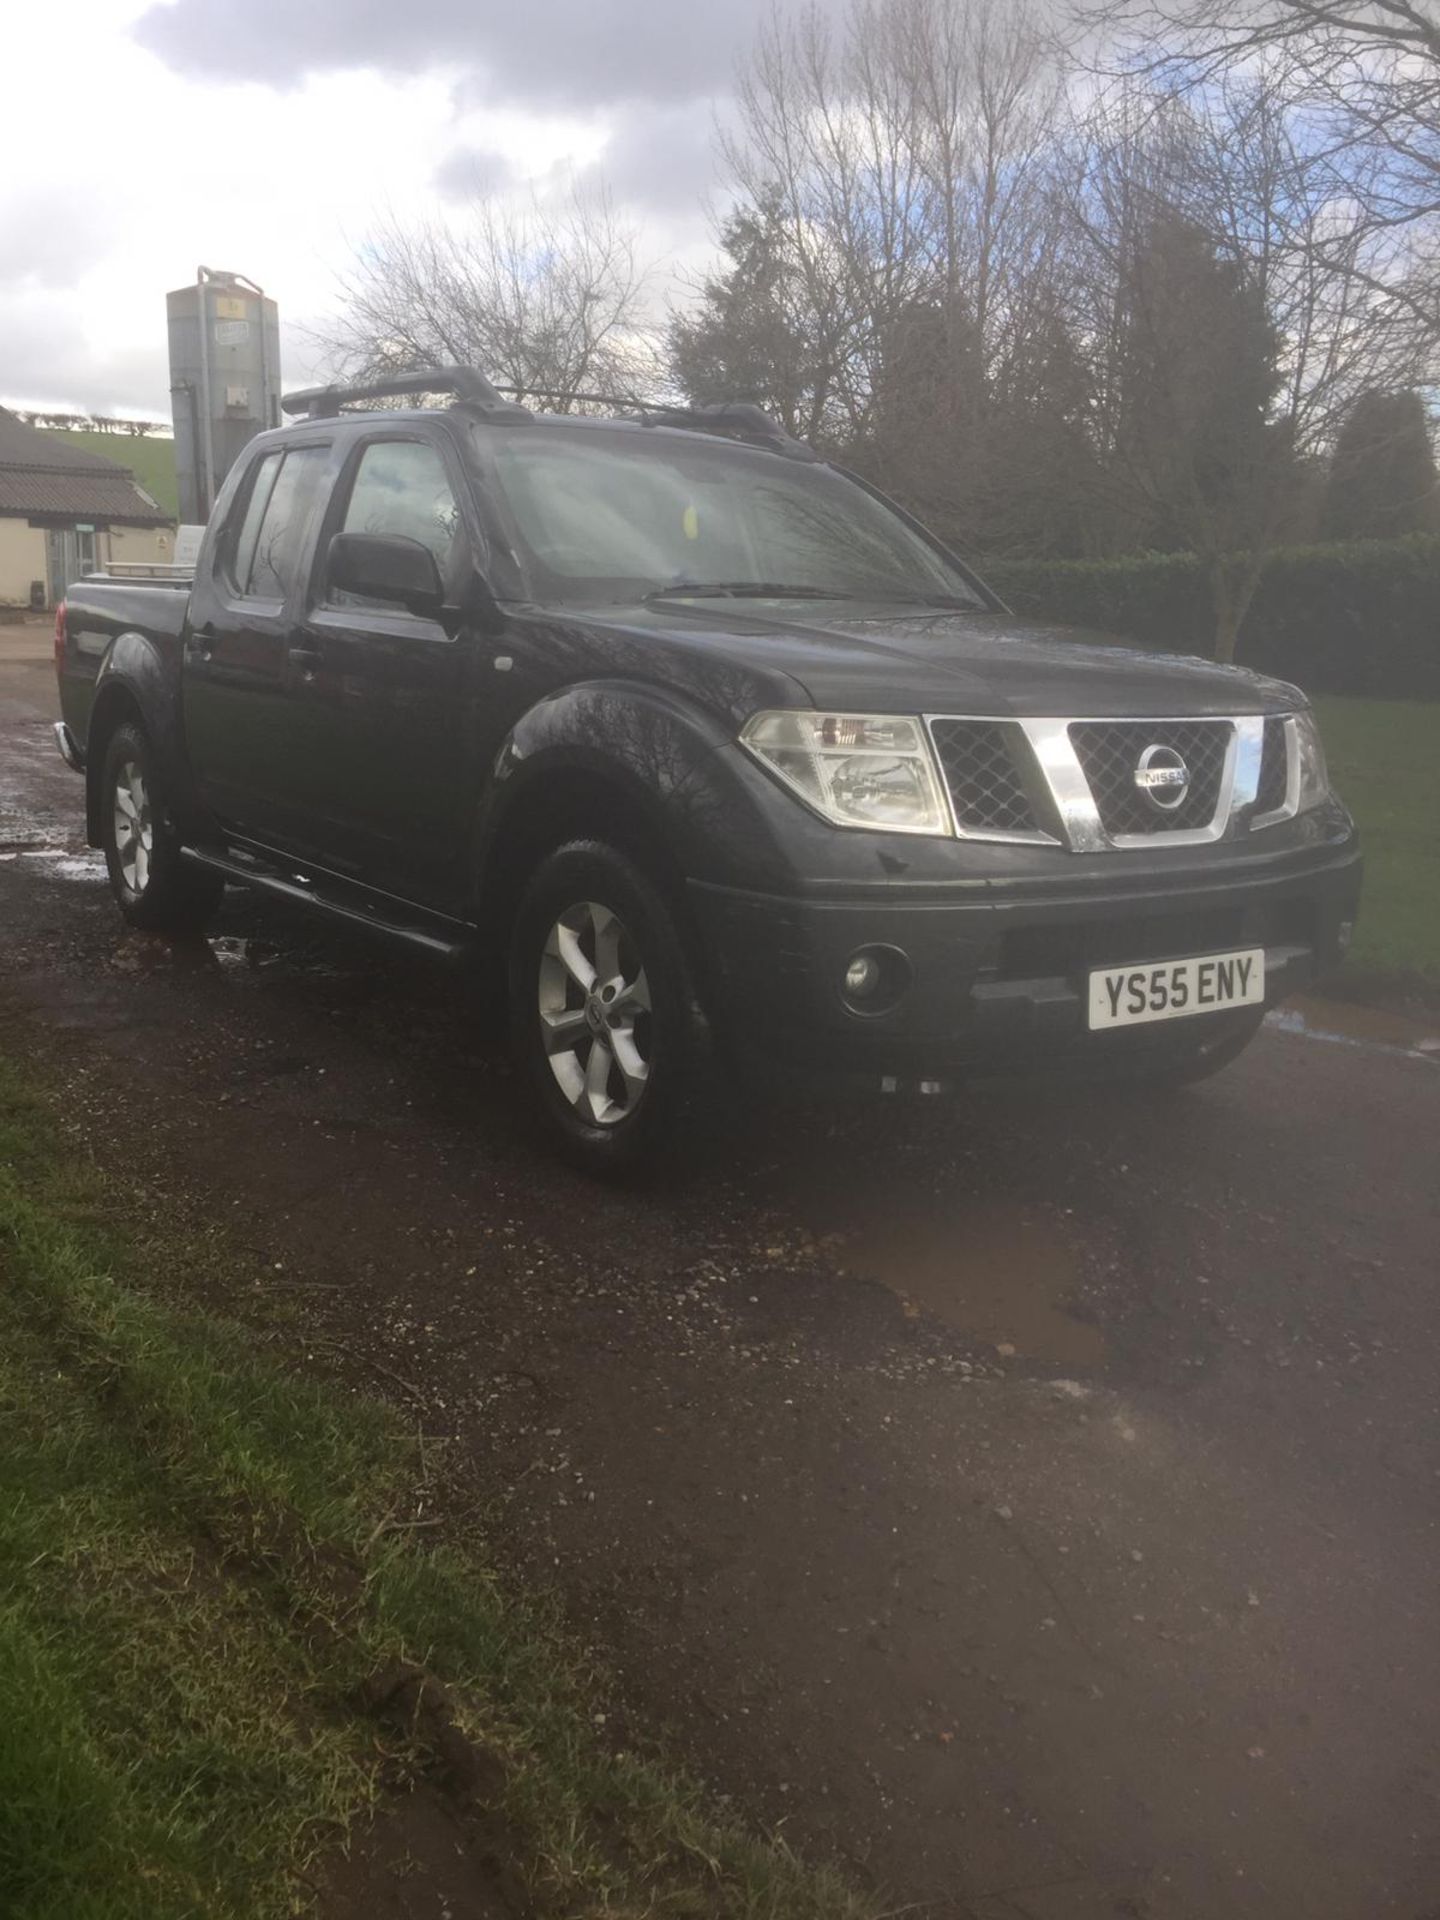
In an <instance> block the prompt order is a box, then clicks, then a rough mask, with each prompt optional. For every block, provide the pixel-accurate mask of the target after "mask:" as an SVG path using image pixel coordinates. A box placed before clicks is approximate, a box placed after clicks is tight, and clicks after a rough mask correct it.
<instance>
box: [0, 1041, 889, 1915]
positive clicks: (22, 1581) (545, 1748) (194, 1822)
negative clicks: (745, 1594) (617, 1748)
mask: <svg viewBox="0 0 1440 1920" xmlns="http://www.w3.org/2000/svg"><path fill="white" fill-rule="evenodd" d="M110 1218H111V1216H110V1215H109V1213H108V1209H107V1205H106V1195H105V1193H104V1191H103V1189H102V1188H101V1186H100V1185H99V1183H98V1180H97V1178H96V1176H95V1175H94V1174H93V1172H91V1171H90V1170H89V1169H88V1168H87V1167H86V1165H85V1164H83V1163H82V1162H80V1161H79V1160H78V1159H77V1158H76V1157H75V1156H74V1154H73V1153H72V1152H70V1151H69V1150H67V1149H66V1148H65V1147H64V1146H63V1145H62V1144H61V1142H60V1140H59V1137H58V1134H57V1131H56V1129H55V1128H54V1126H53V1125H52V1123H51V1119H50V1116H49V1114H48V1112H47V1110H46V1108H45V1106H44V1104H43V1102H42V1101H41V1100H39V1099H38V1098H37V1097H36V1096H35V1094H34V1093H33V1092H31V1091H29V1090H27V1088H26V1087H25V1086H24V1085H23V1084H22V1083H21V1081H20V1079H19V1078H18V1077H17V1075H16V1074H15V1073H14V1072H13V1071H12V1070H11V1069H10V1068H9V1067H7V1066H6V1065H5V1063H4V1062H3V1061H0V1699H3V1701H4V1703H5V1711H4V1713H3V1714H0V1913H4V1914H5V1915H6V1916H7V1920H180V1917H181V1916H195V1915H201V1914H203V1915H207V1916H234V1920H242V1916H243V1920H266V1917H267V1916H271V1915H275V1916H279V1915H289V1914H296V1913H303V1912H305V1911H308V1910H311V1909H312V1908H313V1907H315V1906H316V1904H317V1902H318V1904H319V1907H320V1910H321V1911H322V1912H323V1910H324V1895H323V1891H322V1892H318V1893H317V1892H316V1888H317V1886H320V1885H321V1884H322V1882H323V1874H322V1876H321V1880H320V1881H317V1879H316V1877H315V1871H314V1869H315V1863H316V1862H317V1860H321V1859H322V1858H323V1856H324V1855H325V1854H326V1852H327V1851H328V1850H331V1849H333V1848H334V1847H335V1846H337V1844H338V1843H339V1841H340V1839H341V1837H342V1836H343V1835H344V1833H345V1832H346V1830H347V1829H348V1828H350V1827H351V1826H352V1825H353V1824H354V1823H355V1822H356V1820H357V1818H359V1817H360V1816H362V1815H364V1813H365V1812H366V1811H367V1810H368V1809H370V1808H372V1807H375V1806H377V1805H394V1804H396V1802H397V1801H399V1800H400V1799H403V1797H404V1795H405V1794H407V1793H413V1792H415V1791H418V1790H424V1791H426V1792H432V1793H443V1794H444V1795H445V1796H446V1797H447V1805H448V1806H450V1807H451V1808H453V1809H454V1811H455V1812H456V1816H457V1818H463V1819H468V1820H471V1821H483V1822H485V1823H486V1828H487V1851H488V1852H489V1853H490V1854H491V1855H492V1856H494V1857H495V1858H496V1859H497V1860H498V1861H500V1862H501V1863H503V1864H502V1865H500V1866H499V1867H497V1869H496V1872H497V1875H498V1879H497V1885H496V1887H495V1888H494V1889H492V1890H491V1893H492V1895H493V1896H494V1901H495V1904H494V1905H493V1907H487V1908H486V1911H492V1910H494V1911H511V1910H512V1909H514V1908H515V1907H523V1908H524V1910H526V1911H533V1912H535V1913H536V1914H540V1915H551V1914H553V1915H566V1916H582V1915H589V1914H597V1915H598V1914H602V1913H603V1914H605V1915H607V1916H610V1920H622V1917H623V1916H631V1917H637V1916H642V1915H644V1916H648V1915H654V1916H657V1917H659V1916H677V1917H678V1916H682V1915H691V1916H694V1915H714V1916H725V1917H726V1920H729V1917H730V1916H734V1920H782V1916H783V1920H820V1916H835V1917H837V1920H839V1917H844V1920H862V1917H863V1915H864V1914H866V1913H867V1912H868V1911H869V1908H868V1907H867V1906H866V1905H865V1903H864V1902H862V1901H861V1900H860V1899H859V1898H858V1897H857V1896H855V1895H853V1894H851V1893H850V1892H848V1891H847V1890H846V1889H845V1888H844V1887H843V1886H842V1885H841V1884H840V1883H839V1882H838V1881H836V1880H834V1879H833V1878H831V1877H829V1876H827V1875H825V1874H823V1873H814V1872H810V1871H807V1870H806V1869H805V1868H804V1867H803V1866H802V1865H801V1864H800V1863H799V1862H797V1861H796V1860H795V1859H794V1858H793V1856H792V1855H790V1854H789V1853H788V1852H787V1851H786V1850H785V1849H784V1848H783V1847H782V1846H779V1845H774V1844H766V1843H762V1842H759V1841H757V1840H755V1839H754V1838H752V1837H750V1836H748V1835H747V1834H745V1833H744V1832H742V1831H740V1830H739V1829H737V1828H736V1827H735V1826H734V1825H732V1824H728V1823H727V1821H726V1820H725V1819H724V1818H723V1817H719V1816H717V1814H716V1812H715V1810H714V1809H713V1808H711V1807H709V1806H707V1804H706V1802H705V1799H704V1797H703V1795H702V1793H701V1792H700V1791H699V1790H698V1789H697V1788H696V1787H695V1785H694V1784H693V1783H691V1782H688V1781H686V1780H685V1779H683V1778H681V1777H680V1776H679V1775H678V1774H677V1773H675V1772H674V1771H671V1770H669V1769H667V1768H665V1767H664V1766H662V1765H660V1764H658V1763H657V1762H656V1761H654V1760H653V1759H651V1758H647V1757H642V1756H637V1755H634V1754H624V1753H621V1754H616V1753H612V1752H610V1751H607V1750H606V1749H605V1747H604V1746H603V1745H602V1744H601V1742H600V1740H599V1738H598V1736H597V1734H596V1731H595V1724H594V1721H595V1709H596V1703H597V1695H596V1693H595V1691H594V1686H595V1683H594V1682H593V1680H592V1679H591V1678H590V1677H589V1676H588V1675H587V1674H586V1672H585V1671H584V1669H583V1667H582V1666H581V1665H580V1663H579V1662H578V1661H577V1658H576V1656H575V1654H574V1651H573V1649H571V1648H570V1647H569V1646H568V1644H567V1643H566V1641H565V1639H564V1636H563V1635H562V1634H560V1633H559V1632H558V1631H557V1629H556V1627H555V1625H554V1623H553V1622H552V1621H551V1620H549V1619H548V1618H547V1617H546V1613H545V1610H544V1609H543V1608H542V1607H538V1606H536V1605H534V1604H532V1603H530V1602H526V1601H517V1599H516V1598H515V1597H514V1596H511V1595H508V1594H506V1593H505V1592H503V1591H502V1590H501V1588H500V1586H499V1585H498V1584H497V1582H496V1581H495V1579H494V1578H493V1577H492V1575H491V1574H490V1572H489V1570H488V1569H487V1568H486V1567H485V1565H483V1564H482V1563H481V1562H480V1561H479V1559H478V1558H477V1557H476V1556H475V1555H473V1554H469V1553H466V1552H463V1551H459V1550H446V1549H443V1548H438V1547H436V1548H427V1547H425V1546H423V1545H422V1544H420V1536H419V1535H418V1534H417V1533H416V1532H415V1531H414V1530H413V1528H412V1527H411V1526H410V1525H409V1524H408V1522H409V1519H410V1518H411V1517H412V1516H413V1513H414V1503H415V1499H416V1491H417V1487H418V1486H419V1484H420V1482H421V1480H422V1478H423V1471H422V1468H423V1463H422V1462H421V1461H420V1459H419V1458H418V1457H417V1455H418V1449H417V1448H416V1447H415V1446H414V1445H413V1443H411V1442H409V1441H407V1439H406V1438H405V1437H404V1435H403V1434H402V1433H401V1432H400V1430H399V1429H398V1427H397V1425H396V1424H395V1423H394V1421H393V1420H392V1419H391V1417H390V1416H389V1415H388V1413H387V1412H386V1411H384V1410H383V1409H381V1408H378V1407H376V1406H373V1405H367V1404H364V1403H356V1402H353V1401H351V1400H350V1399H348V1398H346V1397H345V1396H343V1395H342V1394H340V1393H339V1392H338V1391H333V1390H330V1389H328V1388H325V1387H323V1386H322V1387H317V1386H314V1385H312V1384H310V1383H307V1382H303V1381H300V1380H297V1379H295V1378H293V1377H292V1376H291V1375H289V1374H288V1373H286V1372H285V1371H284V1370H282V1369H280V1368H279V1367H276V1366H274V1365H272V1364H270V1363H268V1362H266V1361H263V1360H258V1359H257V1358H256V1357H255V1355H254V1353H253V1350H252V1349H251V1348H249V1347H247V1344H246V1341H245V1338H244V1336H243V1335H242V1334H241V1332H240V1331H239V1330H238V1329H237V1328H235V1327H232V1326H229V1325H227V1324H226V1323H223V1322H219V1321H217V1320H215V1319H213V1318H206V1317H201V1316H198V1315H189V1314H186V1313H184V1312H180V1311H177V1310H176V1309H175V1308H174V1307H173V1306H169V1305H166V1304H164V1302H163V1301H162V1300H161V1299H160V1298H159V1297H157V1296H156V1295H155V1294H154V1292H153V1291H151V1290H150V1283H152V1282H153V1281H154V1280H155V1279H156V1278H157V1277H159V1278H161V1279H162V1280H163V1279H164V1278H165V1277H166V1276H164V1275H160V1276H157V1275H156V1274H155V1273H154V1272H153V1271H147V1272H146V1273H144V1274H142V1273H140V1272H139V1271H137V1267H136V1262H137V1259H138V1255H137V1252H136V1248H137V1246H138V1242H137V1241H135V1240H133V1239H131V1238H130V1237H128V1235H127V1231H126V1228H125V1225H124V1222H123V1221H121V1222H120V1223H119V1224H118V1226H117V1225H114V1224H111V1225H107V1224H106V1221H107V1220H108V1219H110ZM167 1258H171V1259H174V1260H175V1261H176V1262H177V1264H178V1263H179V1262H181V1261H183V1259H184V1258H185V1250H184V1249H183V1248H182V1249H174V1250H173V1251H172V1253H171V1254H170V1255H168V1256H167ZM153 1259H154V1244H153V1242H149V1243H147V1252H146V1260H147V1262H153ZM169 1277H170V1278H171V1279H174V1278H175V1275H174V1274H172V1275H170V1276H169ZM507 1885H508V1886H509V1887H510V1889H511V1892H510V1893H509V1894H508V1895H507V1893H506V1887H507Z"/></svg>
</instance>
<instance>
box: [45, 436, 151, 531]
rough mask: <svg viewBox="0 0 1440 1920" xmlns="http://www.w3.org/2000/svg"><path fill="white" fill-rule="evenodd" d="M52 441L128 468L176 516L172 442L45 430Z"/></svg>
mask: <svg viewBox="0 0 1440 1920" xmlns="http://www.w3.org/2000/svg"><path fill="white" fill-rule="evenodd" d="M47 431H49V433H50V438H51V439H52V440H66V441H68V442H69V443H70V445H71V446H72V447H83V448H84V449H85V451H86V452H87V453H99V454H103V455H104V457H105V458H106V459H107V460H113V461H115V463H116V464H117V466H122V467H128V468H129V469H130V471H131V472H132V473H133V474H134V476H135V478H136V479H137V480H138V481H139V482H140V484H141V486H142V487H143V488H144V489H145V491H146V492H147V493H148V494H149V495H150V496H151V498H152V499H154V500H155V501H157V502H158V503H159V505H160V507H161V508H162V509H163V511H164V512H166V513H168V514H169V515H170V516H171V518H172V519H178V518H179V515H180V495H179V492H178V490H177V488H176V485H175V442H174V441H173V440H163V439H161V438H160V436H159V435H158V434H129V433H94V432H87V431H86V430H84V429H83V428H69V427H67V428H63V429H62V428H59V427H56V428H53V429H47Z"/></svg>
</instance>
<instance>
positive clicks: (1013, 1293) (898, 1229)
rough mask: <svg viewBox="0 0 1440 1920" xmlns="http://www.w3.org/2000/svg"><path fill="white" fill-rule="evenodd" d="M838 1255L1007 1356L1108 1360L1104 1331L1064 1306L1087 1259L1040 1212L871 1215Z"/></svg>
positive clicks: (970, 1208) (912, 1305) (965, 1207)
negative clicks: (880, 1217)
mask: <svg viewBox="0 0 1440 1920" xmlns="http://www.w3.org/2000/svg"><path fill="white" fill-rule="evenodd" d="M840 1259H841V1261H842V1262H843V1264H844V1266H845V1267H846V1269H847V1270H848V1271H849V1272H851V1273H854V1274H859V1275H863V1276H864V1277H865V1278H866V1279H869V1280H877V1281H879V1282H880V1284H881V1285H882V1286H885V1287H888V1288H889V1289H890V1291H891V1292H892V1293H896V1294H898V1295H899V1296H900V1299H901V1300H902V1301H903V1302H904V1304H905V1306H906V1309H907V1311H910V1312H919V1311H923V1312H925V1313H930V1314H933V1315H934V1316H935V1318H936V1319H937V1320H943V1321H944V1322H945V1324H946V1325H947V1326H950V1327H954V1328H955V1329H956V1331H957V1332H959V1333H963V1334H965V1335H966V1337H967V1338H969V1339H972V1340H975V1341H979V1342H983V1343H985V1344H987V1345H989V1346H991V1347H993V1348H994V1349H995V1351H996V1352H997V1353H999V1354H1000V1355H1001V1356H1002V1358H1006V1359H1008V1358H1010V1357H1011V1356H1012V1355H1021V1356H1023V1357H1024V1358H1026V1359H1028V1360H1042V1361H1047V1362H1053V1363H1055V1364H1059V1365H1065V1366H1073V1367H1079V1368H1095V1367H1099V1366H1101V1365H1102V1364H1103V1362H1104V1359H1105V1339H1104V1336H1103V1334H1102V1333H1101V1332H1100V1330H1099V1328H1097V1327H1093V1326H1090V1325H1089V1324H1088V1323H1087V1322H1086V1321H1083V1320H1077V1319H1076V1318H1075V1316H1074V1315H1073V1314H1070V1313H1067V1312H1066V1311H1065V1310H1064V1308H1063V1307H1062V1306H1061V1305H1060V1304H1059V1302H1061V1301H1062V1300H1064V1299H1065V1298H1066V1297H1067V1296H1069V1295H1071V1294H1073V1293H1074V1292H1075V1291H1076V1289H1077V1287H1078V1285H1079V1281H1080V1267H1079V1260H1078V1257H1077V1254H1076V1251H1075V1249H1074V1247H1073V1246H1071V1245H1070V1244H1069V1242H1068V1241H1067V1239H1066V1236H1065V1235H1064V1233H1063V1232H1062V1231H1061V1230H1060V1229H1059V1228H1058V1227H1057V1226H1055V1225H1054V1224H1053V1223H1051V1222H1049V1221H1047V1220H1044V1219H1042V1218H1038V1217H1035V1216H1033V1215H1028V1214H1024V1213H1020V1212H1017V1211H1016V1209H1015V1208H1013V1207H1001V1206H995V1205H986V1204H985V1203H983V1202H968V1201H962V1202H958V1203H957V1204H956V1206H955V1209H954V1211H953V1212H947V1213H946V1214H945V1215H944V1216H943V1217H939V1216H936V1217H931V1218H917V1217H916V1216H915V1215H913V1214H912V1215H911V1216H910V1217H909V1218H907V1219H905V1220H898V1221H897V1220H894V1219H889V1218H887V1219H885V1220H883V1221H882V1220H873V1221H868V1222H866V1223H864V1224H863V1225H861V1226H859V1227H858V1228H855V1229H853V1230H852V1231H850V1232H847V1233H846V1234H845V1236H844V1244H843V1246H842V1248H841V1250H840Z"/></svg>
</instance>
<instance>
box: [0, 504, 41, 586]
mask: <svg viewBox="0 0 1440 1920" xmlns="http://www.w3.org/2000/svg"><path fill="white" fill-rule="evenodd" d="M44 578H45V533H44V529H43V528H41V527H32V526H30V525H28V524H27V523H26V522H25V521H24V520H7V519H5V518H3V517H0V607H3V606H12V607H28V606H29V604H30V582H31V581H32V580H43V579H44Z"/></svg>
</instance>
